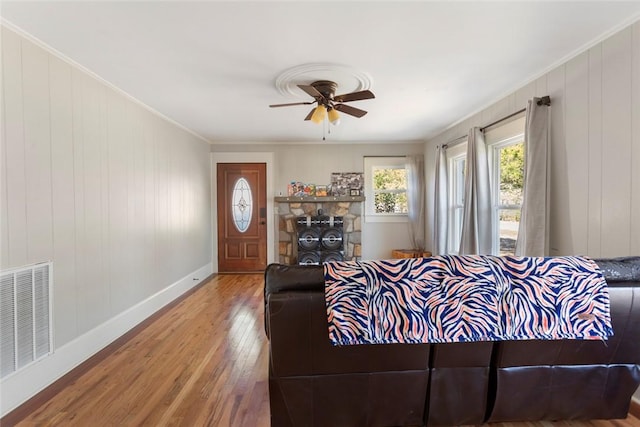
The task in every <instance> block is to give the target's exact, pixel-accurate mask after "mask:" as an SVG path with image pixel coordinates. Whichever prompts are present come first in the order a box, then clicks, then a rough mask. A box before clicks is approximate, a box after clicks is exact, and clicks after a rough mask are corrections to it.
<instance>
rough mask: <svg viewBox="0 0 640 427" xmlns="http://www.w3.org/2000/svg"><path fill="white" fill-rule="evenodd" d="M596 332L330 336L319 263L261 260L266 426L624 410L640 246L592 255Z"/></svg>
mask: <svg viewBox="0 0 640 427" xmlns="http://www.w3.org/2000/svg"><path fill="white" fill-rule="evenodd" d="M596 262H597V263H598V265H599V267H600V269H601V271H602V272H603V274H604V276H605V278H606V280H607V283H608V285H609V294H610V299H611V316H612V323H613V328H614V334H615V335H614V336H613V337H611V338H610V339H609V340H608V341H607V342H601V341H581V340H562V341H502V342H476V343H452V344H384V345H356V346H343V347H334V346H332V345H331V344H330V342H329V338H328V331H327V327H328V326H327V318H326V308H325V300H324V277H323V270H322V267H321V266H287V265H281V264H272V265H270V266H268V267H267V269H266V271H265V288H264V300H265V330H266V333H267V337H268V338H269V351H270V352H269V399H270V408H271V425H272V426H274V427H279V426H358V427H360V426H405V425H409V426H412V425H416V426H420V425H460V424H478V423H483V422H503V421H534V420H569V419H613V418H625V417H626V416H627V413H628V411H629V404H630V400H631V396H632V395H633V393H634V391H635V390H636V389H637V388H638V385H640V257H627V258H617V259H607V260H604V259H603V260H596Z"/></svg>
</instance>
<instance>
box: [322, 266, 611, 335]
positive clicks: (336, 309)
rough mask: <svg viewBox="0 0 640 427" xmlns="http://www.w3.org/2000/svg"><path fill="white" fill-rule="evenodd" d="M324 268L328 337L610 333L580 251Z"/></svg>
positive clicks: (600, 286)
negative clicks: (574, 253) (575, 254)
mask: <svg viewBox="0 0 640 427" xmlns="http://www.w3.org/2000/svg"><path fill="white" fill-rule="evenodd" d="M324 275H325V297H326V302H327V316H328V321H329V338H330V340H331V342H332V343H333V344H334V345H354V344H386V343H442V342H466V341H496V340H525V339H545V340H554V339H565V338H569V339H603V340H604V339H607V337H609V336H611V335H613V329H612V328H611V316H610V313H609V293H608V290H607V284H606V282H605V280H604V277H603V276H602V274H601V273H600V270H599V269H598V266H597V265H596V264H595V262H593V261H592V260H590V259H588V258H584V257H552V258H534V257H496V256H436V257H432V258H412V259H399V260H380V261H339V262H330V263H326V264H324Z"/></svg>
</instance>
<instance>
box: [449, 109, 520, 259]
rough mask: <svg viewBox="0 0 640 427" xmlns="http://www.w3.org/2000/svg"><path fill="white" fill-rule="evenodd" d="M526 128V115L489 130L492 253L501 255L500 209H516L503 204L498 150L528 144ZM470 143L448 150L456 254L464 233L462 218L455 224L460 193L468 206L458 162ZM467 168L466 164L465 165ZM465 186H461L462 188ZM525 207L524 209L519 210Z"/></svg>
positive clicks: (452, 244) (451, 242)
mask: <svg viewBox="0 0 640 427" xmlns="http://www.w3.org/2000/svg"><path fill="white" fill-rule="evenodd" d="M524 128H525V118H524V115H522V116H520V117H517V118H515V119H513V120H511V121H509V122H507V123H504V124H500V125H497V126H494V127H492V128H490V129H488V130H487V131H485V135H484V136H485V145H486V147H487V154H488V165H487V166H488V168H489V180H490V184H489V185H490V186H491V208H492V210H491V222H492V228H493V235H492V243H491V253H492V254H494V255H498V254H499V253H500V224H499V215H498V213H499V210H500V209H502V208H503V206H504V209H515V206H511V205H500V203H499V200H498V199H499V197H498V196H499V194H500V163H499V162H500V157H499V155H497V154H496V153H497V150H500V149H502V148H504V147H507V146H509V145H512V144H515V143H518V142H522V143H524ZM467 147H468V145H467V141H466V140H465V141H463V142H461V143H459V144H456V145H454V146H452V147H451V148H448V149H447V181H448V189H447V190H448V202H447V215H448V227H447V228H448V229H447V244H448V253H449V254H453V255H456V254H458V253H459V250H460V236H461V231H462V215H461V216H460V221H458V222H456V221H455V218H456V217H455V211H456V210H458V209H459V210H460V212H462V209H461V207H460V206H458V205H454V202H455V200H454V199H455V198H456V196H457V194H456V193H455V192H456V190H457V191H461V192H462V198H461V199H460V200H461V201H462V202H463V203H464V179H462V182H461V183H460V182H459V177H456V176H455V175H456V174H455V172H456V162H459V161H460V160H461V159H466V155H467ZM465 168H466V165H465ZM460 185H461V187H460ZM519 208H520V209H521V208H522V207H521V206H520V207H519Z"/></svg>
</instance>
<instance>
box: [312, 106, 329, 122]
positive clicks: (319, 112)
mask: <svg viewBox="0 0 640 427" xmlns="http://www.w3.org/2000/svg"><path fill="white" fill-rule="evenodd" d="M326 116H327V107H325V106H324V105H322V104H320V105H318V106H317V107H316V109H315V110H314V111H313V114H312V115H311V119H310V120H311V121H312V122H313V123H316V124H320V123H322V121H323V120H324V118H325V117H326Z"/></svg>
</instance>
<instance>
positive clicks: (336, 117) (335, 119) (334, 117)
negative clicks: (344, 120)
mask: <svg viewBox="0 0 640 427" xmlns="http://www.w3.org/2000/svg"><path fill="white" fill-rule="evenodd" d="M327 114H328V115H329V122H331V124H332V125H334V126H338V125H339V124H340V114H338V112H337V111H336V110H335V108H330V109H329V111H328V112H327Z"/></svg>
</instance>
